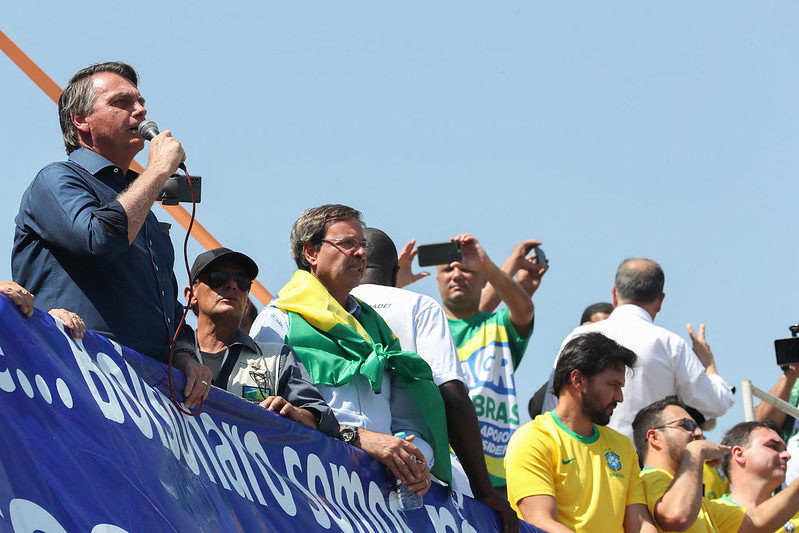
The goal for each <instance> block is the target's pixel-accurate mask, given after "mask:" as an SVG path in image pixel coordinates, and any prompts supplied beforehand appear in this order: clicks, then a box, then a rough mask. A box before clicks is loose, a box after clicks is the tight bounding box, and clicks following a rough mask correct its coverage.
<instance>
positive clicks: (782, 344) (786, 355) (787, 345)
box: [774, 337, 799, 366]
mask: <svg viewBox="0 0 799 533" xmlns="http://www.w3.org/2000/svg"><path fill="white" fill-rule="evenodd" d="M774 351H775V352H776V353H777V364H778V365H779V366H787V365H799V337H789V338H787V339H777V340H775V341H774Z"/></svg>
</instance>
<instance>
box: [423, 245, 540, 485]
mask: <svg viewBox="0 0 799 533" xmlns="http://www.w3.org/2000/svg"><path fill="white" fill-rule="evenodd" d="M452 240H453V241H454V242H459V243H460V244H461V248H462V252H463V258H462V259H461V260H460V261H453V262H451V263H449V264H446V265H439V266H438V274H437V279H438V289H439V291H440V292H441V302H442V304H443V305H444V312H445V313H446V315H447V318H448V319H449V325H450V329H451V330H452V336H453V338H454V339H455V346H456V347H457V349H458V357H459V359H460V360H461V364H462V367H463V370H464V373H465V374H466V382H467V385H468V387H469V396H470V397H471V399H472V403H473V404H474V408H475V411H476V412H477V417H478V420H479V422H480V432H481V433H482V435H483V454H484V456H485V459H486V466H487V467H488V472H489V475H490V476H491V483H492V485H493V486H494V488H495V489H497V490H498V491H499V492H500V493H501V494H503V496H504V495H506V488H505V467H504V464H503V461H504V456H505V449H506V447H507V443H508V440H509V439H510V436H511V434H512V433H513V432H514V431H515V430H516V429H517V428H518V427H519V407H518V401H517V397H516V387H515V385H514V379H513V372H514V370H515V368H516V367H517V366H518V365H519V363H520V362H521V359H522V356H523V355H524V351H525V350H526V348H527V343H528V341H529V340H530V335H532V332H533V315H534V313H535V308H534V307H533V302H532V301H531V299H530V296H531V293H528V292H527V290H525V288H524V287H523V286H522V284H521V283H520V282H519V281H516V280H515V279H514V278H513V277H512V274H508V272H507V271H505V270H504V269H501V268H500V267H498V266H497V265H496V264H494V262H493V261H491V259H490V258H489V257H488V254H486V252H485V250H483V247H482V246H481V245H480V243H479V242H478V240H477V239H476V238H475V237H474V236H472V235H469V234H461V235H458V236H457V237H455V238H454V239H452ZM525 242H535V243H536V244H540V243H539V242H538V241H525ZM528 251H529V248H528ZM525 254H526V252H525ZM525 254H522V256H524V255H525ZM506 263H507V262H506ZM530 264H531V265H534V263H530ZM503 266H504V265H503ZM532 270H533V272H531V273H530V275H531V277H535V278H536V279H535V287H536V288H537V287H538V283H539V282H540V279H541V275H543V272H544V270H545V268H544V266H543V265H540V266H537V267H535V268H533V269H532ZM514 272H515V270H514ZM487 284H490V286H491V287H492V290H493V291H494V292H495V294H496V297H497V298H496V299H497V303H498V300H502V301H504V302H505V304H506V305H507V308H506V309H502V310H500V311H498V312H496V313H490V312H486V311H481V305H480V303H481V295H482V292H483V287H484V286H486V285H487ZM497 303H494V306H495V307H496V305H497Z"/></svg>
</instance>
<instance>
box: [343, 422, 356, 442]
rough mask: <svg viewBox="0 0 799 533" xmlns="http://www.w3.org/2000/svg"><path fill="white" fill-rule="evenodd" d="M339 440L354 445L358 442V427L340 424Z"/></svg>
mask: <svg viewBox="0 0 799 533" xmlns="http://www.w3.org/2000/svg"><path fill="white" fill-rule="evenodd" d="M340 434H341V441H342V442H346V443H347V444H352V445H353V446H354V445H355V443H356V442H358V428H357V427H356V426H341V431H340Z"/></svg>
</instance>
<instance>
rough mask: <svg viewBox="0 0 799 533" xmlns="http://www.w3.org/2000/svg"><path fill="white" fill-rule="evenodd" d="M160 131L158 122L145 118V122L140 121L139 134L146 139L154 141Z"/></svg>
mask: <svg viewBox="0 0 799 533" xmlns="http://www.w3.org/2000/svg"><path fill="white" fill-rule="evenodd" d="M159 133H161V132H160V131H158V124H156V123H155V122H153V121H152V120H145V121H144V122H140V123H139V135H141V136H142V137H143V138H144V139H146V140H148V141H152V140H153V138H154V137H155V136H156V135H158V134H159Z"/></svg>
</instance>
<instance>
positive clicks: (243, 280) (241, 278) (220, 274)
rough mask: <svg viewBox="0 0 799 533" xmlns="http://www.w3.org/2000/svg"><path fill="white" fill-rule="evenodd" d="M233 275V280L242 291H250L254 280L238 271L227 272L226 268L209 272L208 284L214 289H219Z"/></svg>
mask: <svg viewBox="0 0 799 533" xmlns="http://www.w3.org/2000/svg"><path fill="white" fill-rule="evenodd" d="M231 276H233V281H235V282H236V286H237V287H238V288H239V290H240V291H241V292H249V290H250V287H252V280H251V279H250V278H249V277H247V276H245V275H244V274H239V273H237V272H226V271H224V270H212V271H210V272H209V273H208V286H209V287H211V288H212V289H218V288H219V287H221V286H222V285H224V284H225V283H227V281H228V280H229V279H230V277H231Z"/></svg>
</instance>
